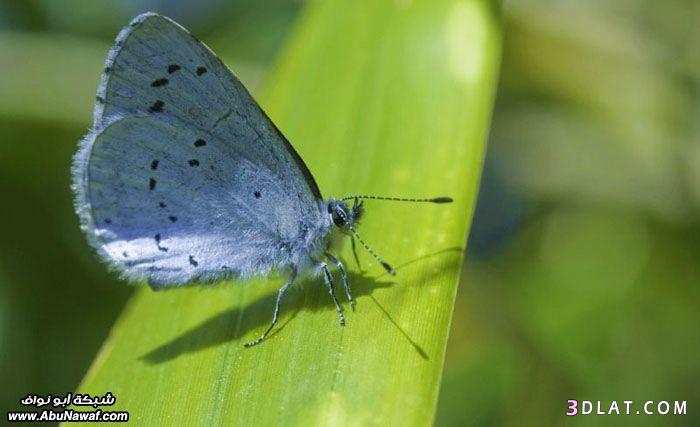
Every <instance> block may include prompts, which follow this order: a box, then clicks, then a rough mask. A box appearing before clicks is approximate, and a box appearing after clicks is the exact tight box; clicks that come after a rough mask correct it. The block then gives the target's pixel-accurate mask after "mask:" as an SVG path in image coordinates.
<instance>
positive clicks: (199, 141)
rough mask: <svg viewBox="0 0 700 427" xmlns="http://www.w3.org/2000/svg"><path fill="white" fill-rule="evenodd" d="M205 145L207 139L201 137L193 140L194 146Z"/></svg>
mask: <svg viewBox="0 0 700 427" xmlns="http://www.w3.org/2000/svg"><path fill="white" fill-rule="evenodd" d="M205 145H207V141H205V140H203V139H202V138H199V139H198V140H196V141H195V142H194V146H195V147H204V146H205Z"/></svg>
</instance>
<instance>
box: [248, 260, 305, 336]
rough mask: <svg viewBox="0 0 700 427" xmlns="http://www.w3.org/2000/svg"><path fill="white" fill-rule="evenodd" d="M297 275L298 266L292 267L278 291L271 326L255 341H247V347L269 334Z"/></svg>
mask: <svg viewBox="0 0 700 427" xmlns="http://www.w3.org/2000/svg"><path fill="white" fill-rule="evenodd" d="M296 277H297V269H296V267H292V272H291V273H290V274H289V278H288V279H287V283H285V284H284V286H282V287H281V288H280V290H279V292H277V302H275V313H274V314H273V315H272V323H270V326H268V327H267V329H266V330H265V332H264V333H263V334H262V335H260V338H258V339H257V340H255V341H251V342H247V343H245V344H244V345H245V346H246V347H252V346H254V345H257V344H260V343H261V342H263V340H264V339H265V337H266V336H267V334H269V333H270V331H271V330H272V328H273V327H274V326H275V323H277V317H278V316H279V313H280V305H281V303H282V298H283V297H284V293H285V292H287V289H288V288H289V287H290V286H291V285H292V283H294V279H295V278H296Z"/></svg>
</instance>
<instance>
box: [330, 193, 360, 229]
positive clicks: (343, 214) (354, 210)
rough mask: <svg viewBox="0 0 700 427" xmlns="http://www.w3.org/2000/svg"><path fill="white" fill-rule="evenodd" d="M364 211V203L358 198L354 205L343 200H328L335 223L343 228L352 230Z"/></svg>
mask: <svg viewBox="0 0 700 427" xmlns="http://www.w3.org/2000/svg"><path fill="white" fill-rule="evenodd" d="M363 212H364V206H363V203H362V201H360V200H358V199H355V202H354V203H353V205H352V207H351V206H348V204H347V203H345V202H344V201H342V200H334V199H331V200H330V201H329V202H328V214H329V215H330V216H331V219H332V220H333V224H335V226H336V227H338V228H340V229H341V230H346V231H349V230H351V229H352V228H353V227H354V226H355V224H357V223H358V222H359V220H360V218H361V217H362V214H363Z"/></svg>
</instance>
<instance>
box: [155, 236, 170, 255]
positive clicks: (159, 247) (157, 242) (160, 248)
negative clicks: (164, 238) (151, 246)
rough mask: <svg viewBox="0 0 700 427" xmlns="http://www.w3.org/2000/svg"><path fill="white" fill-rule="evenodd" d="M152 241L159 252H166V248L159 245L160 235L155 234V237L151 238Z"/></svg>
mask: <svg viewBox="0 0 700 427" xmlns="http://www.w3.org/2000/svg"><path fill="white" fill-rule="evenodd" d="M153 239H154V240H155V241H156V246H157V247H158V250H159V251H161V252H168V248H166V247H164V246H161V245H160V233H157V234H156V235H155V236H153Z"/></svg>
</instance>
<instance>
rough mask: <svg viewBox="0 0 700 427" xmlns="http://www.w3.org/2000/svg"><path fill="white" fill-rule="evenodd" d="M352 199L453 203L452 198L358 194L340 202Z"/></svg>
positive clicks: (344, 198)
mask: <svg viewBox="0 0 700 427" xmlns="http://www.w3.org/2000/svg"><path fill="white" fill-rule="evenodd" d="M352 199H356V200H357V199H367V200H389V201H392V202H418V203H452V197H433V198H430V199H413V198H409V197H386V196H372V195H366V194H357V195H354V196H347V197H343V198H342V199H340V200H343V201H345V200H352Z"/></svg>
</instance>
